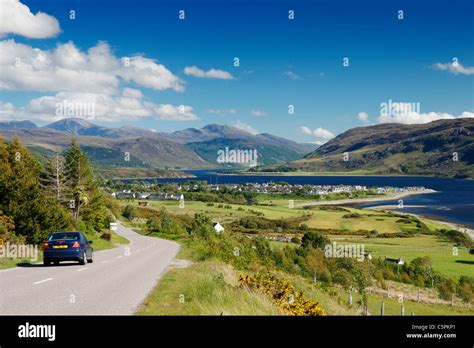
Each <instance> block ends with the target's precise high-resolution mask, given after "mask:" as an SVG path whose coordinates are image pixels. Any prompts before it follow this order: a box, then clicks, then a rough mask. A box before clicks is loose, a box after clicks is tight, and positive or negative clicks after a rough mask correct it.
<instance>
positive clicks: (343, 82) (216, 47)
mask: <svg viewBox="0 0 474 348" xmlns="http://www.w3.org/2000/svg"><path fill="white" fill-rule="evenodd" d="M0 11H1V12H0V121H1V120H12V119H13V120H25V119H28V120H32V121H34V122H35V123H37V124H38V125H45V124H48V123H50V122H53V121H56V120H59V119H61V118H64V117H70V116H77V117H83V118H86V119H88V120H89V121H91V122H93V123H96V124H100V125H105V126H109V127H112V126H113V127H115V126H122V125H133V126H139V127H143V128H148V129H152V130H156V131H160V132H161V131H164V132H170V131H174V130H179V129H184V128H189V127H202V126H204V125H207V124H211V123H218V124H227V125H232V126H235V127H238V128H241V129H244V130H247V131H249V132H251V133H255V134H256V133H271V134H275V135H278V136H282V137H286V138H289V139H293V140H296V141H299V142H315V143H324V142H326V141H328V140H329V139H331V138H332V137H334V136H335V135H337V134H339V133H341V132H344V131H345V130H347V129H350V128H353V127H360V126H367V125H373V124H378V123H384V122H400V123H426V122H430V121H433V120H436V119H439V118H455V117H474V2H473V1H471V0H449V1H448V0H445V1H434V0H429V1H428V0H417V1H413V0H409V1H405V0H396V1H395V0H384V1H367V0H360V1H349V0H346V1H341V0H332V1H331V0H320V1H319V0H313V1H310V0H305V1H302V0H291V1H290V0H273V1H270V0H240V1H238V0H228V1H219V0H180V1H176V0H161V1H151V0H136V1H123V0H114V1H112V0H104V1H97V0H95V1H94V0H68V1H66V0H32V1H27V0H22V1H21V2H19V1H17V0H0ZM71 11H73V12H71ZM180 11H184V13H183V12H180ZM400 11H402V12H400ZM180 15H181V18H180ZM183 15H184V18H183ZM236 58H238V60H239V61H238V63H239V64H235V62H236V61H235V59H236ZM387 105H388V108H387ZM61 106H62V107H61Z"/></svg>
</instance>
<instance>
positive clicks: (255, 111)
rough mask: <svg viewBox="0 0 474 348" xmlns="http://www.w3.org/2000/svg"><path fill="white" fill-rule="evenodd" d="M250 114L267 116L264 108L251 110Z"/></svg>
mask: <svg viewBox="0 0 474 348" xmlns="http://www.w3.org/2000/svg"><path fill="white" fill-rule="evenodd" d="M250 114H251V115H252V116H255V117H263V116H267V113H266V112H265V111H262V110H252V111H250Z"/></svg>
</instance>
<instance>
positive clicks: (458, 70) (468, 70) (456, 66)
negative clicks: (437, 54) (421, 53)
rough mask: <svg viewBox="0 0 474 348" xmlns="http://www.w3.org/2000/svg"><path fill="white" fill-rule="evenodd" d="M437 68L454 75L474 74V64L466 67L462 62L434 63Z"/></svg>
mask: <svg viewBox="0 0 474 348" xmlns="http://www.w3.org/2000/svg"><path fill="white" fill-rule="evenodd" d="M433 68H434V69H435V70H442V71H449V72H450V73H452V74H454V75H458V74H461V75H474V66H471V67H465V66H463V65H462V64H461V63H460V62H452V63H436V64H433Z"/></svg>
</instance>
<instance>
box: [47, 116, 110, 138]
mask: <svg viewBox="0 0 474 348" xmlns="http://www.w3.org/2000/svg"><path fill="white" fill-rule="evenodd" d="M43 128H48V129H54V130H57V131H61V132H66V133H71V134H74V135H96V134H97V133H99V132H100V131H101V129H103V127H100V126H96V125H95V124H93V123H91V122H89V121H87V120H85V119H83V118H65V119H63V120H60V121H57V122H54V123H51V124H48V125H46V126H44V127H43Z"/></svg>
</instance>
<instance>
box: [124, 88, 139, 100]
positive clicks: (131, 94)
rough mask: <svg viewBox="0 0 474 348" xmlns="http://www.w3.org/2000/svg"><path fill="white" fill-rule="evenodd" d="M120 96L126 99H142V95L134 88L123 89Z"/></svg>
mask: <svg viewBox="0 0 474 348" xmlns="http://www.w3.org/2000/svg"><path fill="white" fill-rule="evenodd" d="M122 95H123V96H124V97H127V98H137V99H140V98H143V93H142V91H140V90H139V89H134V88H124V89H123V91H122Z"/></svg>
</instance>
